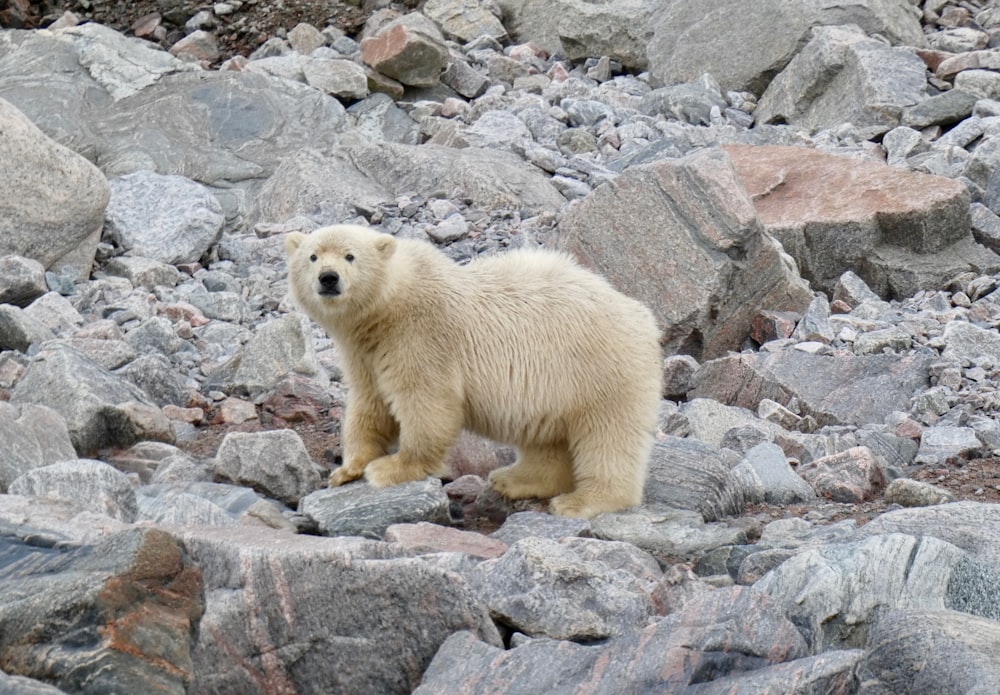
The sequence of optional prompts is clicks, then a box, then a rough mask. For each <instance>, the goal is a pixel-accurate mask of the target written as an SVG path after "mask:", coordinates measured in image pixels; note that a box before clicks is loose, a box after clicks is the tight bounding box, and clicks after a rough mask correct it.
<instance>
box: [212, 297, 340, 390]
mask: <svg viewBox="0 0 1000 695" xmlns="http://www.w3.org/2000/svg"><path fill="white" fill-rule="evenodd" d="M209 294H218V293H209ZM292 373H294V374H301V375H303V376H307V377H311V378H315V379H316V380H317V381H318V382H319V383H321V384H323V383H327V382H328V381H329V377H328V376H327V374H326V372H325V371H324V370H323V368H322V367H321V366H320V364H319V362H318V361H317V359H316V349H315V347H314V346H313V339H312V331H311V330H310V329H309V326H308V323H307V320H306V319H305V318H304V317H303V316H300V315H298V314H286V315H284V316H282V317H280V318H277V319H273V320H271V321H268V322H267V323H264V324H262V325H260V326H259V327H258V328H257V329H256V330H255V331H254V335H253V338H251V340H250V341H249V342H248V343H246V344H245V345H243V346H241V347H240V349H239V350H237V351H236V354H235V355H233V357H232V358H230V359H229V360H227V361H226V362H225V363H223V364H222V365H219V366H218V367H217V368H216V369H214V370H213V371H212V372H211V374H210V375H209V379H208V384H209V385H210V386H216V387H218V388H221V389H222V390H223V391H224V392H226V393H229V394H234V395H239V394H246V395H249V396H250V397H251V398H256V397H257V396H259V395H261V394H263V393H266V392H267V391H269V390H271V389H273V388H274V387H275V386H276V385H277V384H278V382H279V381H280V380H281V379H283V378H284V377H286V376H287V375H288V374H292Z"/></svg>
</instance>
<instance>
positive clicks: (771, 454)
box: [733, 443, 816, 505]
mask: <svg viewBox="0 0 1000 695" xmlns="http://www.w3.org/2000/svg"><path fill="white" fill-rule="evenodd" d="M742 467H746V468H749V469H750V470H752V471H753V475H754V477H755V478H756V479H757V480H758V481H759V482H760V485H761V487H762V488H763V490H764V501H766V502H768V503H770V504H781V505H785V504H796V503H801V502H809V501H811V500H814V499H815V498H816V491H815V490H813V488H812V486H811V485H809V483H807V482H806V481H805V480H803V479H802V477H801V476H799V475H798V474H797V473H796V472H795V471H794V470H793V469H792V467H791V465H789V463H788V459H787V458H786V457H785V452H784V451H782V450H781V447H779V446H778V445H777V444H771V443H764V444H758V445H757V446H755V447H754V448H752V449H750V451H748V452H747V453H746V455H745V456H744V457H743V461H741V462H740V464H739V465H738V466H737V468H742ZM733 472H734V473H736V470H735V469H734V471H733Z"/></svg>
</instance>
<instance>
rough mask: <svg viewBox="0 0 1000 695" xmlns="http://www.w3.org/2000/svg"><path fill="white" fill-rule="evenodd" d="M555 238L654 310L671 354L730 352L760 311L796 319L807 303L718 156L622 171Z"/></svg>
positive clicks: (808, 296)
mask: <svg viewBox="0 0 1000 695" xmlns="http://www.w3.org/2000/svg"><path fill="white" fill-rule="evenodd" d="M560 232H561V243H562V245H563V246H564V247H565V248H567V249H568V250H569V251H571V252H572V253H573V254H574V255H576V257H577V258H578V259H580V261H581V262H582V263H583V264H584V265H586V266H589V267H591V268H593V269H595V270H597V271H599V272H600V273H602V274H603V275H605V276H606V277H608V279H609V280H610V281H611V282H612V284H614V285H615V286H616V287H617V288H618V289H619V290H621V291H622V292H624V293H625V294H628V295H630V296H632V297H635V298H636V299H639V300H641V301H642V302H644V303H645V304H646V305H647V306H649V307H650V308H651V309H652V310H653V312H654V313H655V314H656V316H657V318H658V319H659V321H660V325H661V326H662V327H663V339H662V342H663V344H664V346H665V348H666V349H667V351H668V352H671V353H676V352H682V353H685V354H689V355H692V356H693V357H695V358H696V359H702V358H713V357H717V356H719V355H722V354H725V352H726V351H727V350H738V349H740V346H741V344H742V343H743V341H744V340H745V339H746V338H747V336H748V335H749V334H750V321H751V319H752V317H753V316H754V314H756V313H757V312H758V311H760V310H762V309H773V310H787V311H803V310H804V309H805V308H806V307H807V306H808V305H809V302H810V301H811V300H812V298H813V293H812V292H811V291H810V290H809V287H808V285H807V284H806V283H805V282H803V280H802V279H801V278H800V277H799V276H798V272H797V270H796V268H795V264H794V263H793V262H792V261H791V260H790V259H789V258H788V257H787V256H786V255H785V254H784V253H783V252H782V250H781V247H780V246H779V245H778V244H777V243H775V241H774V239H773V238H772V237H770V236H769V235H767V234H766V233H765V232H764V230H763V228H762V226H761V224H760V221H759V220H758V218H757V214H756V212H755V210H754V206H753V202H752V201H751V199H750V197H749V196H748V195H747V192H746V189H744V187H743V184H742V183H741V182H740V180H739V177H738V176H737V173H736V170H735V169H734V167H733V166H732V164H731V163H730V161H729V157H728V156H727V155H726V154H725V153H724V152H723V151H722V150H719V149H706V150H701V151H698V152H695V153H694V154H691V155H688V156H686V157H684V158H682V159H679V160H664V161H660V162H656V163H653V164H647V165H642V166H636V167H632V168H630V169H628V170H626V172H625V173H624V174H622V175H621V176H619V177H618V178H617V179H615V180H614V181H612V182H610V183H608V184H606V185H604V186H600V187H598V188H597V189H595V190H594V191H593V192H592V193H591V194H590V195H588V196H587V197H586V198H585V199H584V200H583V201H582V202H581V203H580V204H579V205H577V206H576V207H575V208H573V209H571V210H570V211H569V212H568V213H567V214H566V216H565V217H564V218H563V220H562V222H561V223H560Z"/></svg>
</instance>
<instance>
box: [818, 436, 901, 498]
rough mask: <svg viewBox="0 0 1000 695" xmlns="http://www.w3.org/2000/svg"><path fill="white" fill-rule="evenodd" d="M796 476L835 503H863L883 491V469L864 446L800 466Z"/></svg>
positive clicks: (821, 495)
mask: <svg viewBox="0 0 1000 695" xmlns="http://www.w3.org/2000/svg"><path fill="white" fill-rule="evenodd" d="M799 475H800V476H802V478H803V479H804V480H805V481H806V482H808V483H809V484H810V485H811V486H812V487H813V489H814V490H815V491H816V493H817V494H818V495H819V496H820V497H824V498H826V499H830V500H833V501H834V502H845V503H857V502H864V501H866V500H870V499H874V498H875V497H876V496H877V495H878V494H879V493H881V492H882V489H883V488H884V487H885V476H884V474H883V473H882V469H881V467H880V466H879V464H878V462H877V461H876V460H875V457H874V455H873V454H872V452H871V450H870V449H869V448H868V447H866V446H859V447H854V448H851V449H848V450H847V451H844V452H842V453H839V454H833V455H831V456H824V457H822V458H818V459H814V460H812V461H810V462H809V463H804V464H802V465H801V466H799Z"/></svg>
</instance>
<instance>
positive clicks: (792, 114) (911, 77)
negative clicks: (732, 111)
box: [754, 26, 927, 132]
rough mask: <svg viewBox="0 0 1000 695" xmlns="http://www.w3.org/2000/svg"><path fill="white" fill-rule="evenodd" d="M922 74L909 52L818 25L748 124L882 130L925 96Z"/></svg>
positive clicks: (846, 29) (861, 33) (922, 68)
mask: <svg viewBox="0 0 1000 695" xmlns="http://www.w3.org/2000/svg"><path fill="white" fill-rule="evenodd" d="M926 70H927V68H926V66H925V65H924V62H923V61H922V60H920V58H918V57H917V55H916V53H915V52H914V51H913V50H912V49H909V48H892V47H890V46H887V45H885V44H884V43H882V42H881V41H877V40H875V39H873V38H869V36H868V35H867V34H866V33H865V32H864V31H862V30H860V29H859V28H858V27H844V26H836V27H822V28H819V29H816V30H815V31H814V33H813V36H812V38H811V39H810V40H809V42H808V43H807V44H806V45H805V47H803V48H802V50H801V51H800V52H799V53H798V54H797V55H796V56H795V57H794V58H792V60H791V61H790V62H789V63H788V65H787V66H786V67H785V69H784V70H782V71H781V73H779V74H778V75H777V77H775V78H774V80H773V81H772V82H771V84H770V85H768V87H767V89H766V90H765V91H764V93H763V95H761V98H760V101H759V102H758V104H757V108H756V109H755V110H754V121H755V122H756V123H758V124H767V123H790V124H792V125H797V126H801V127H803V128H806V129H808V130H819V129H822V128H835V127H836V126H838V125H840V124H841V123H852V124H854V125H855V126H857V127H859V128H866V127H870V128H873V129H875V130H878V131H880V132H885V131H887V130H889V129H891V128H894V127H896V126H897V125H899V124H900V123H901V122H902V117H903V111H904V109H906V108H907V107H912V106H914V105H916V104H918V103H920V102H921V101H922V100H923V99H924V98H925V94H926V91H927V79H926V76H925V73H926Z"/></svg>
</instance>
